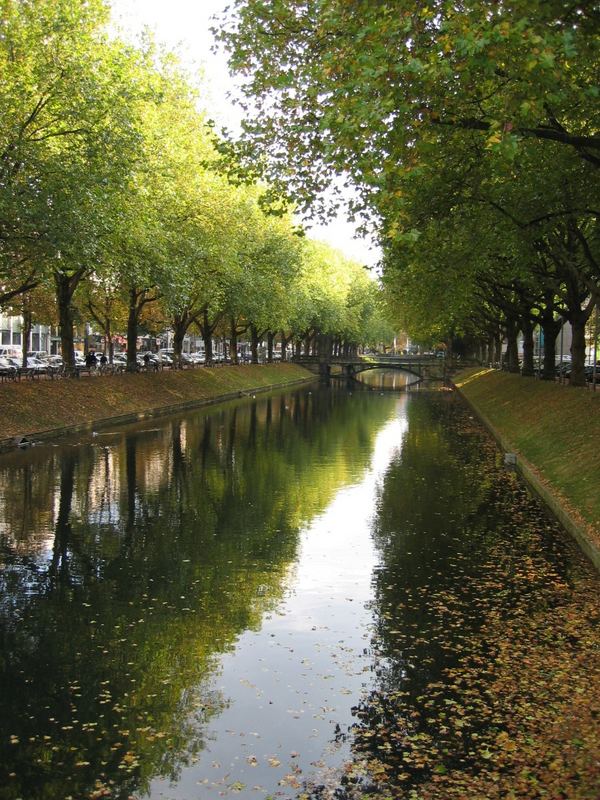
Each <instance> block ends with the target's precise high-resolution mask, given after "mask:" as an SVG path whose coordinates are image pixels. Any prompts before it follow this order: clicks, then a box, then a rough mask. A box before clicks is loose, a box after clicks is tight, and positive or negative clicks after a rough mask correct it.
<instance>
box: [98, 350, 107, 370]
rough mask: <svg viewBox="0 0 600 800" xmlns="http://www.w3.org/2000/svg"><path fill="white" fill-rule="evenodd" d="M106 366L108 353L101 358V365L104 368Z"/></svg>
mask: <svg viewBox="0 0 600 800" xmlns="http://www.w3.org/2000/svg"><path fill="white" fill-rule="evenodd" d="M106 364H108V358H107V357H106V353H102V355H101V356H100V365H101V366H103V367H104V366H105V365H106Z"/></svg>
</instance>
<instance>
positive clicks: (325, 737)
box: [0, 385, 584, 800]
mask: <svg viewBox="0 0 600 800" xmlns="http://www.w3.org/2000/svg"><path fill="white" fill-rule="evenodd" d="M465 420H466V421H467V424H466V427H465ZM485 459H487V461H486V463H488V464H489V465H491V466H489V467H486V469H485V470H484V469H482V464H483V461H484V460H485ZM486 470H487V472H486ZM502 473H503V468H502V467H501V466H500V464H499V460H498V458H497V457H496V455H495V452H494V448H493V446H491V445H490V444H489V441H488V440H487V437H486V436H485V434H484V433H483V432H482V431H481V430H480V429H479V428H477V426H475V425H474V424H473V422H472V420H471V419H470V417H469V416H468V414H467V413H466V412H465V410H464V409H462V407H461V406H460V404H459V403H458V402H457V401H456V399H455V398H454V397H452V396H451V395H450V394H449V393H444V392H440V393H435V394H434V393H431V394H430V393H424V392H420V393H415V394H410V393H391V392H374V391H372V390H369V389H367V390H364V389H363V390H361V389H359V388H356V389H355V390H352V391H351V390H350V389H349V388H348V387H345V386H343V387H342V386H340V387H338V388H325V387H317V386H316V385H313V386H311V387H309V388H306V387H303V388H301V389H298V390H296V391H294V392H291V393H283V394H274V395H271V396H268V397H261V398H258V399H256V400H255V401H249V400H247V401H240V402H239V403H234V404H229V405H226V406H221V407H218V408H214V409H211V410H208V411H206V410H202V411H197V412H193V413H187V414H186V415H182V416H175V417H170V418H167V419H161V420H158V421H152V422H150V423H144V424H138V425H135V426H128V427H120V428H115V429H114V430H104V431H102V432H100V433H98V434H97V435H94V436H92V437H84V438H73V439H63V440H61V441H60V443H57V444H56V445H55V446H50V445H40V446H37V447H34V448H32V449H30V450H28V451H23V452H15V453H12V454H9V455H6V456H4V457H2V458H1V459H0V493H1V497H2V503H1V507H0V548H1V549H0V642H1V656H0V703H1V707H0V756H1V759H0V763H1V766H0V771H1V774H0V798H2V799H3V800H17V798H21V800H37V799H38V798H40V800H41V798H44V800H59V798H60V799H61V800H62V799H63V798H69V797H71V798H74V800H79V798H101V797H111V798H135V800H142V798H152V799H153V800H158V799H159V798H173V799H174V800H192V798H209V797H215V798H217V797H224V796H225V797H229V796H232V797H240V798H266V797H278V798H294V797H297V796H299V795H300V794H301V792H304V791H307V792H311V791H315V787H333V786H335V785H337V784H338V783H339V782H340V780H341V776H342V774H343V771H344V766H345V765H346V764H347V763H348V762H349V761H350V760H351V759H353V758H355V757H356V756H357V753H358V752H359V751H360V752H364V750H365V747H366V748H367V749H368V744H367V745H366V746H365V744H364V741H362V743H361V736H362V738H363V740H364V734H365V728H369V725H370V724H371V722H370V715H371V714H372V708H373V698H374V697H376V696H379V694H378V693H380V692H381V688H382V685H383V684H384V683H386V682H387V683H388V684H389V682H390V681H391V682H392V683H393V685H394V686H395V687H396V688H398V687H402V688H403V689H404V690H405V694H406V697H407V698H409V700H410V699H411V698H417V697H418V696H419V695H420V693H421V692H422V687H423V686H425V685H427V683H428V682H431V681H432V680H438V679H439V678H440V676H441V675H442V674H443V670H444V669H445V668H447V667H448V665H449V664H453V663H454V662H455V660H456V659H455V653H456V648H455V647H452V646H450V645H448V643H447V641H446V643H444V642H442V641H441V640H438V639H437V638H436V636H437V634H436V629H435V626H434V622H435V620H433V619H429V618H428V617H427V614H426V613H425V612H424V611H423V610H422V609H421V610H420V611H419V609H418V608H416V607H415V606H414V605H413V606H411V603H410V596H411V592H413V593H414V592H417V593H418V591H419V587H420V586H422V585H426V586H429V587H431V586H434V587H435V591H438V592H441V591H442V588H444V589H448V587H450V586H452V585H454V584H456V585H458V584H462V583H463V582H464V575H465V567H464V565H465V563H466V560H467V559H468V561H469V565H470V566H469V570H477V569H479V568H481V565H482V563H485V561H486V558H487V557H488V556H489V547H490V537H491V536H493V532H494V529H495V528H494V526H496V528H497V529H498V531H501V532H502V535H506V536H507V538H510V537H511V531H510V527H509V525H508V522H507V520H508V516H507V513H504V512H503V511H502V510H501V509H500V510H499V509H498V508H496V509H495V511H494V513H492V512H491V511H490V508H489V492H490V490H491V487H493V486H494V480H496V478H493V477H492V478H491V477H490V475H492V474H493V475H496V476H501V475H502ZM494 491H495V490H494ZM548 529H549V526H548V525H544V531H547V530H548ZM544 536H546V533H544ZM513 539H514V537H513ZM511 546H516V545H514V543H513V545H511ZM544 547H545V551H544V555H543V560H544V562H545V563H547V564H550V565H551V568H552V569H553V570H554V571H556V572H557V573H560V574H563V573H565V571H568V570H569V569H571V568H572V567H571V565H572V563H573V560H577V559H578V556H577V554H576V552H574V551H573V549H572V548H571V546H570V544H569V543H568V542H567V541H565V540H563V539H561V538H560V536H559V537H558V538H551V539H549V540H548V541H546V540H544ZM579 568H580V569H584V567H581V566H580V567H579ZM407 598H408V599H407ZM476 617H477V615H476V614H475V615H473V619H472V620H471V622H470V623H469V624H471V625H472V626H474V627H476V626H477V625H478V621H477V619H476ZM466 627H467V628H468V624H467V625H466ZM401 633H402V635H404V636H407V637H408V638H407V639H402V642H400V643H399V642H398V641H397V638H398V637H400V635H401ZM465 635H467V634H466V632H465V626H461V630H460V631H459V632H457V633H456V634H455V636H454V639H455V641H454V644H456V640H457V639H460V638H461V637H464V636H465ZM414 702H415V703H416V702H417V701H416V699H415V700H414ZM432 713H433V712H432ZM369 735H371V736H372V735H373V733H371V734H369ZM386 769H387V767H386ZM389 769H390V770H393V769H394V767H393V764H392V765H391V766H389ZM316 791H317V792H323V791H326V790H323V789H318V790H316ZM319 796H325V795H322V794H319Z"/></svg>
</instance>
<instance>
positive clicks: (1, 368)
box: [0, 356, 18, 378]
mask: <svg viewBox="0 0 600 800" xmlns="http://www.w3.org/2000/svg"><path fill="white" fill-rule="evenodd" d="M17 373H18V370H17V367H15V365H14V364H11V363H10V361H9V360H8V359H7V358H4V357H2V356H0V376H1V377H3V378H16V377H17Z"/></svg>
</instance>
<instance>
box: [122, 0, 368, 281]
mask: <svg viewBox="0 0 600 800" xmlns="http://www.w3.org/2000/svg"><path fill="white" fill-rule="evenodd" d="M227 4H228V0H111V6H112V9H113V20H114V23H115V25H116V26H117V27H118V28H119V29H120V30H121V32H122V33H123V34H124V35H126V36H128V37H129V38H131V37H137V35H138V34H140V33H141V32H142V31H143V30H144V29H145V28H149V29H150V30H151V31H152V32H153V33H154V36H155V38H156V40H157V42H159V43H161V44H164V45H166V46H167V47H168V49H169V50H174V51H176V52H177V54H178V55H179V57H180V59H181V61H182V63H183V65H184V66H185V67H186V68H187V69H188V70H189V71H190V72H191V73H192V74H198V73H199V72H202V74H203V76H204V80H203V85H204V86H205V87H206V90H207V92H208V97H207V99H206V102H205V103H203V105H205V106H206V110H207V111H208V112H209V114H210V116H211V117H213V119H215V121H216V122H217V123H218V124H220V125H223V126H225V127H227V128H229V130H232V131H234V132H235V131H237V130H239V122H240V118H241V112H240V110H239V109H238V108H237V107H235V105H234V103H233V101H232V100H230V99H229V98H228V97H227V93H228V92H229V91H234V90H235V82H234V80H233V79H232V78H231V77H230V76H229V73H228V70H227V63H226V59H225V57H224V55H223V54H222V53H218V54H215V53H212V52H211V46H212V44H213V37H212V35H211V33H210V30H209V28H210V27H211V17H213V16H214V15H216V14H219V13H220V12H221V11H222V10H223V8H225V6H226V5H227ZM354 231H355V228H354V226H353V225H352V224H351V223H349V222H348V221H347V220H346V219H344V218H342V217H338V218H336V219H335V220H333V221H332V222H331V223H330V224H329V225H327V226H326V227H324V226H320V225H313V226H311V228H310V231H309V236H310V237H311V238H315V239H322V240H324V241H327V242H329V244H331V245H333V246H334V247H337V248H339V249H340V250H342V252H344V253H345V254H346V255H347V256H349V257H351V258H354V259H356V260H357V261H359V262H361V263H364V264H369V265H371V266H372V265H374V264H376V263H377V261H378V258H379V251H378V250H377V249H376V248H374V247H373V246H372V245H371V243H370V242H368V241H366V240H364V239H355V238H354Z"/></svg>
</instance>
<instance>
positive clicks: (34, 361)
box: [27, 356, 48, 375]
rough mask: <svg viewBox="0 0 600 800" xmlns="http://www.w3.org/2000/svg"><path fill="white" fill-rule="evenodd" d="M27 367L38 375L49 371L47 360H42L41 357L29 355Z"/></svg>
mask: <svg viewBox="0 0 600 800" xmlns="http://www.w3.org/2000/svg"><path fill="white" fill-rule="evenodd" d="M27 369H28V370H30V371H31V372H33V373H35V374H36V375H45V374H46V373H47V372H48V364H47V363H46V361H42V359H41V358H35V357H34V356H29V357H28V358H27Z"/></svg>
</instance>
